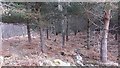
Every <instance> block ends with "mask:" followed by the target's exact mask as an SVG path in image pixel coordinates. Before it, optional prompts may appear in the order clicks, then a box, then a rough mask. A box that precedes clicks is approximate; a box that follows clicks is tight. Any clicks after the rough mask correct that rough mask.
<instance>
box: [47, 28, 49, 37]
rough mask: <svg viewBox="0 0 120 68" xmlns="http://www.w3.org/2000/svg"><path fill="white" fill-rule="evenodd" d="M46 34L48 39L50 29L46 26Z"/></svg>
mask: <svg viewBox="0 0 120 68" xmlns="http://www.w3.org/2000/svg"><path fill="white" fill-rule="evenodd" d="M46 36H47V39H49V30H48V27H47V28H46Z"/></svg>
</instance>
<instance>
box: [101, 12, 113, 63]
mask: <svg viewBox="0 0 120 68" xmlns="http://www.w3.org/2000/svg"><path fill="white" fill-rule="evenodd" d="M110 13H111V10H106V11H105V13H104V28H103V29H104V30H103V35H102V37H103V38H102V44H101V61H102V62H107V39H108V31H109V24H110Z"/></svg>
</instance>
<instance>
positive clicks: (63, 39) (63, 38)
mask: <svg viewBox="0 0 120 68" xmlns="http://www.w3.org/2000/svg"><path fill="white" fill-rule="evenodd" d="M64 23H65V22H64V20H62V48H63V47H64V45H65V25H64Z"/></svg>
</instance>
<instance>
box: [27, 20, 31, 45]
mask: <svg viewBox="0 0 120 68" xmlns="http://www.w3.org/2000/svg"><path fill="white" fill-rule="evenodd" d="M27 35H28V42H29V43H31V33H30V25H29V22H27Z"/></svg>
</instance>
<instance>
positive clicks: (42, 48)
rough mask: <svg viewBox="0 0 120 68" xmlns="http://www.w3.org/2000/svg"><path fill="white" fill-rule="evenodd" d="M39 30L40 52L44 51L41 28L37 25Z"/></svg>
mask: <svg viewBox="0 0 120 68" xmlns="http://www.w3.org/2000/svg"><path fill="white" fill-rule="evenodd" d="M39 32H40V48H41V52H42V53H43V52H44V44H43V34H42V28H41V27H39Z"/></svg>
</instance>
